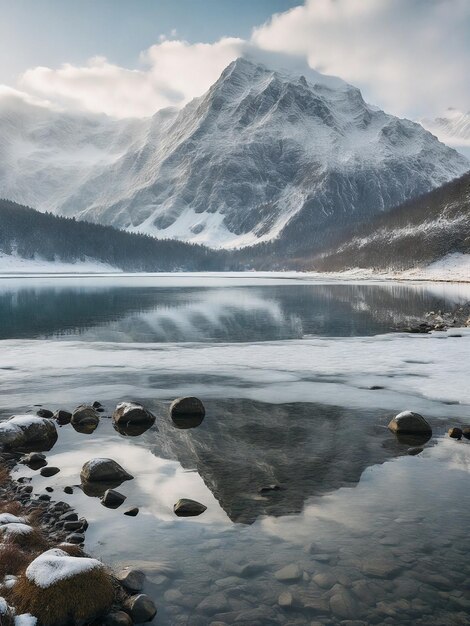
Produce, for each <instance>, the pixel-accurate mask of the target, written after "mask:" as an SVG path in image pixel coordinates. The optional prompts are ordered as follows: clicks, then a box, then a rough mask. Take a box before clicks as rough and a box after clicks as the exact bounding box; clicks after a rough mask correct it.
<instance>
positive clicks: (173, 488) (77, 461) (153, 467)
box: [38, 437, 227, 524]
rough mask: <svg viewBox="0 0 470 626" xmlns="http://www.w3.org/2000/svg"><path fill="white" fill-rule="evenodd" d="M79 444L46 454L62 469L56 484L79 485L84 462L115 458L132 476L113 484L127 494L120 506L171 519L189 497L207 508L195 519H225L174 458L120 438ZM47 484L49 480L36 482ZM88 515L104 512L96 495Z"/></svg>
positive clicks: (196, 479)
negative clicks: (182, 502) (152, 451)
mask: <svg viewBox="0 0 470 626" xmlns="http://www.w3.org/2000/svg"><path fill="white" fill-rule="evenodd" d="M81 441H82V442H83V443H86V444H87V445H86V446H84V445H82V446H81V447H80V448H77V449H75V450H66V451H64V452H57V453H53V454H50V455H48V461H49V464H50V465H56V466H57V467H59V468H60V469H61V472H60V474H58V475H57V480H56V482H55V484H56V485H58V486H65V485H69V484H71V483H72V484H78V483H79V482H80V478H79V477H80V470H81V468H82V466H83V464H84V463H85V462H86V461H89V460H90V459H92V458H95V457H103V458H110V459H114V460H115V461H117V462H118V463H119V464H120V465H122V467H124V468H125V469H126V471H128V472H130V473H131V474H132V475H133V476H134V479H133V480H130V481H126V482H124V483H122V484H121V485H120V486H119V487H116V489H117V491H119V492H122V493H123V494H124V495H126V496H127V500H126V502H125V504H124V505H123V507H122V508H124V507H130V506H138V507H142V509H143V510H144V511H145V512H147V513H151V514H152V516H153V517H156V518H158V519H161V520H166V521H173V520H174V519H175V516H174V514H173V505H174V504H175V502H177V500H179V499H180V498H192V499H195V500H199V501H200V502H202V503H204V504H205V505H206V506H207V507H208V508H207V511H206V512H205V513H204V515H202V516H201V517H200V518H198V520H197V521H198V522H200V523H206V524H208V523H214V522H224V521H226V520H227V517H226V515H225V513H224V512H223V511H222V509H221V508H220V506H219V504H218V502H217V500H216V499H215V498H214V496H213V495H212V493H211V492H210V490H209V489H208V488H207V487H206V486H205V484H204V482H203V481H202V479H201V478H200V476H199V474H198V473H197V472H187V471H185V470H184V469H183V468H182V467H181V465H180V464H179V463H178V462H176V461H168V460H165V459H160V458H158V457H156V456H154V455H153V454H152V453H151V452H150V450H147V449H146V448H143V447H142V446H137V445H132V444H131V445H129V444H128V442H124V441H123V440H121V441H120V442H119V441H106V440H103V439H102V438H97V439H95V440H94V439H93V438H92V437H90V439H89V440H86V441H85V440H81ZM41 482H43V483H44V486H45V485H46V484H49V483H50V479H49V481H45V480H42V481H40V480H39V481H38V487H41ZM86 508H87V509H88V511H87V515H88V516H90V517H91V518H93V519H99V518H100V517H101V515H102V514H103V511H102V507H101V505H100V503H99V501H98V499H96V498H91V499H90V500H89V501H88V502H87V503H86Z"/></svg>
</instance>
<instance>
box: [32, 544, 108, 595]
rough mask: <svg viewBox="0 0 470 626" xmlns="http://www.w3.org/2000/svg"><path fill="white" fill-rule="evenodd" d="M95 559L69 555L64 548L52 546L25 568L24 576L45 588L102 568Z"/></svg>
mask: <svg viewBox="0 0 470 626" xmlns="http://www.w3.org/2000/svg"><path fill="white" fill-rule="evenodd" d="M102 567H103V564H102V563H101V562H100V561H98V560H97V559H90V558H87V557H77V556H70V555H68V554H67V552H64V550H60V549H59V548H53V549H52V550H47V551H46V552H43V553H42V554H40V555H39V556H38V557H37V558H35V559H34V561H32V562H31V563H30V564H29V565H28V567H27V569H26V577H27V578H28V580H30V581H31V582H32V583H34V584H35V585H37V586H38V587H41V588H42V589H46V588H47V587H51V586H52V585H55V584H56V583H58V582H60V581H62V580H67V579H68V578H73V577H74V576H79V575H80V574H84V573H86V572H90V571H91V570H94V569H97V568H102Z"/></svg>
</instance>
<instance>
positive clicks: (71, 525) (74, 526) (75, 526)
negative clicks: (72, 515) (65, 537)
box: [63, 520, 82, 531]
mask: <svg viewBox="0 0 470 626" xmlns="http://www.w3.org/2000/svg"><path fill="white" fill-rule="evenodd" d="M81 528H82V522H80V521H78V520H77V521H75V522H73V521H70V522H64V525H63V529H64V530H68V531H70V530H80V529H81Z"/></svg>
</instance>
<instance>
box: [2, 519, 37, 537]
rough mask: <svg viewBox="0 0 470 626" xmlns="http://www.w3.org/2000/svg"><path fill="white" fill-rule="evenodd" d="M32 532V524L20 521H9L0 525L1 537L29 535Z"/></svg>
mask: <svg viewBox="0 0 470 626" xmlns="http://www.w3.org/2000/svg"><path fill="white" fill-rule="evenodd" d="M32 532H33V528H32V526H29V524H23V523H20V522H11V523H9V524H1V525H0V534H1V535H3V537H14V536H16V535H29V533H32Z"/></svg>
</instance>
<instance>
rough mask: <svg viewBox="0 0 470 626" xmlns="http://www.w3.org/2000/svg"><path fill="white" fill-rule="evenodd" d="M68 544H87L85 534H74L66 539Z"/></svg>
mask: <svg viewBox="0 0 470 626" xmlns="http://www.w3.org/2000/svg"><path fill="white" fill-rule="evenodd" d="M66 542H67V543H76V544H79V543H85V535H84V534H83V533H72V534H71V535H67V537H66Z"/></svg>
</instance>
